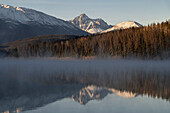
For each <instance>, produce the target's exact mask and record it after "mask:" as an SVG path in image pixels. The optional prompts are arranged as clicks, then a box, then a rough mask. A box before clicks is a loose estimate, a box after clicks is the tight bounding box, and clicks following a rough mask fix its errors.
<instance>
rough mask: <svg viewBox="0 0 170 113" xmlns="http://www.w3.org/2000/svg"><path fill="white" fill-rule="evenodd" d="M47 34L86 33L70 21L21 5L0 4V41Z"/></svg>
mask: <svg viewBox="0 0 170 113" xmlns="http://www.w3.org/2000/svg"><path fill="white" fill-rule="evenodd" d="M48 34H68V35H70V34H71V35H86V34H88V33H87V32H85V31H82V30H81V29H79V28H77V27H75V26H74V25H72V24H71V23H70V22H67V21H64V20H61V19H58V18H55V17H53V16H50V15H47V14H45V13H42V12H39V11H36V10H33V9H28V8H22V7H15V6H9V5H2V4H1V5H0V43H4V42H10V41H14V40H17V39H23V38H27V37H33V36H38V35H48Z"/></svg>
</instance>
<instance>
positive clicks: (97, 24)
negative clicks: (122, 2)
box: [69, 13, 112, 34]
mask: <svg viewBox="0 0 170 113" xmlns="http://www.w3.org/2000/svg"><path fill="white" fill-rule="evenodd" d="M69 22H70V23H72V24H73V25H75V26H76V27H78V28H80V29H82V30H84V31H86V32H89V33H91V34H95V33H100V32H102V31H104V30H106V29H108V28H111V27H112V26H111V25H108V24H107V23H106V22H105V21H104V20H103V19H101V18H96V19H91V18H89V17H88V16H87V15H86V14H84V13H83V14H80V15H79V16H77V17H75V18H74V19H72V20H69Z"/></svg>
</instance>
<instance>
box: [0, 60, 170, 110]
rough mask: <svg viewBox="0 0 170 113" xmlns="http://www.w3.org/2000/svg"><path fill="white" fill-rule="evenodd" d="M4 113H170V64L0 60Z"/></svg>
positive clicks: (0, 106)
mask: <svg viewBox="0 0 170 113" xmlns="http://www.w3.org/2000/svg"><path fill="white" fill-rule="evenodd" d="M0 64H1V65H0V113H1V112H2V113H11V112H26V113H56V112H57V113H80V112H81V113H87V112H88V113H111V112H113V113H125V112H126V113H136V112H137V113H169V112H170V107H169V106H170V61H169V60H165V61H146V60H145V61H142V60H48V59H18V60H16V59H2V60H0Z"/></svg>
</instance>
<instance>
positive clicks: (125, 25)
mask: <svg viewBox="0 0 170 113" xmlns="http://www.w3.org/2000/svg"><path fill="white" fill-rule="evenodd" d="M140 26H142V25H141V24H139V23H137V22H135V21H126V22H121V23H118V24H116V25H114V26H113V27H112V28H109V29H107V30H105V31H103V32H102V33H106V32H109V31H114V30H119V29H128V28H132V27H140Z"/></svg>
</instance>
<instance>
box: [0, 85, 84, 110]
mask: <svg viewBox="0 0 170 113" xmlns="http://www.w3.org/2000/svg"><path fill="white" fill-rule="evenodd" d="M33 87H34V86H32V87H27V90H28V92H26V93H25V91H24V90H22V89H21V90H19V91H16V92H14V93H13V94H11V95H8V96H7V97H4V98H2V99H0V113H13V112H14V113H19V112H21V111H26V110H32V109H36V108H37V107H42V106H44V105H47V104H50V103H52V102H55V101H58V100H61V99H63V98H70V97H71V95H72V94H74V93H75V92H77V91H79V90H80V89H81V88H82V87H84V85H78V84H62V85H55V86H51V85H50V86H48V87H44V86H40V87H39V88H38V87H36V86H35V87H36V89H34V88H33ZM6 92H10V91H6Z"/></svg>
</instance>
